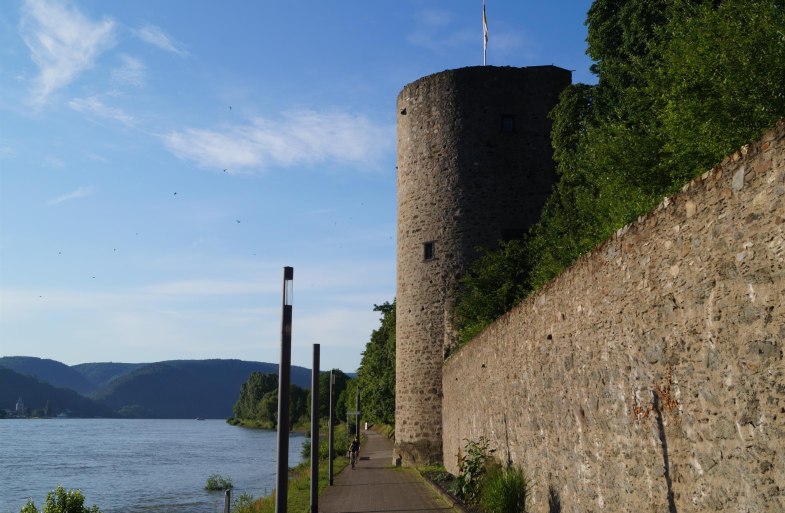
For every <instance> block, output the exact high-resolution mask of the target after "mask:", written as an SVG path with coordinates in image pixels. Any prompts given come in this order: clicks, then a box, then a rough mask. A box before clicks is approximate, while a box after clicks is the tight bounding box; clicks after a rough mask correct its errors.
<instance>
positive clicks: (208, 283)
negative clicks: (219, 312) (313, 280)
mask: <svg viewBox="0 0 785 513" xmlns="http://www.w3.org/2000/svg"><path fill="white" fill-rule="evenodd" d="M277 291H278V287H277V284H275V285H274V286H271V285H270V284H269V283H261V282H257V283H254V282H248V281H228V280H188V281H177V282H169V283H159V284H156V285H150V286H148V287H147V288H146V289H145V292H146V293H148V294H154V295H164V296H224V295H231V296H237V295H245V294H257V295H258V294H260V293H274V292H277Z"/></svg>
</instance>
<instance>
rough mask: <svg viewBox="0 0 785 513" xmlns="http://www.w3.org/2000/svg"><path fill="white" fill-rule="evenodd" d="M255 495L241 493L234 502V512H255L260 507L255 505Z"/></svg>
mask: <svg viewBox="0 0 785 513" xmlns="http://www.w3.org/2000/svg"><path fill="white" fill-rule="evenodd" d="M254 503H255V499H254V496H253V495H251V494H250V493H241V494H240V495H239V496H238V497H237V498H236V499H235V500H234V503H233V504H232V511H234V513H255V512H256V511H258V508H256V507H255V504H254Z"/></svg>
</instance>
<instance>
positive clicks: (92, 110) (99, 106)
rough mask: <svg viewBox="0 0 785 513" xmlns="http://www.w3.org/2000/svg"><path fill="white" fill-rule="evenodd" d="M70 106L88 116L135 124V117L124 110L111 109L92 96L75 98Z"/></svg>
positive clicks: (128, 124) (69, 103) (129, 124)
mask: <svg viewBox="0 0 785 513" xmlns="http://www.w3.org/2000/svg"><path fill="white" fill-rule="evenodd" d="M68 106H69V107H71V108H72V109H74V110H75V111H77V112H81V113H83V114H87V115H94V116H99V117H102V118H109V119H114V120H115V121H119V122H121V123H123V124H124V125H127V126H131V125H133V124H134V121H135V120H134V117H133V116H131V115H130V114H126V113H125V111H123V110H122V109H118V108H116V107H110V106H108V105H106V104H104V103H103V101H101V99H100V98H99V97H98V96H90V97H88V98H74V99H73V100H71V101H69V102H68Z"/></svg>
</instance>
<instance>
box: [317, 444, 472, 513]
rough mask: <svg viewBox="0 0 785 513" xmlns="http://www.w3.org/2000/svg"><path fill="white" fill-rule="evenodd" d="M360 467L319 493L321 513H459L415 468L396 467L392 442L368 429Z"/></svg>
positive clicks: (343, 473)
mask: <svg viewBox="0 0 785 513" xmlns="http://www.w3.org/2000/svg"><path fill="white" fill-rule="evenodd" d="M364 434H365V437H366V438H365V441H364V443H363V446H362V448H361V449H360V461H359V462H358V463H357V467H356V468H355V469H354V470H352V467H350V466H348V467H346V468H345V469H344V470H343V471H342V472H341V473H340V474H338V475H337V476H335V478H334V479H333V486H328V487H327V488H325V489H324V491H323V492H322V494H321V495H320V496H319V511H320V513H390V512H396V511H404V512H407V513H457V511H456V510H453V509H452V508H451V507H450V505H449V504H447V503H446V502H444V501H443V500H442V498H441V497H440V496H439V495H438V494H437V493H436V492H435V491H434V490H433V488H431V486H430V485H429V484H428V483H426V482H425V481H424V480H423V478H422V477H421V476H420V474H418V473H417V471H416V470H414V469H411V468H394V467H392V466H391V463H392V442H391V441H390V440H388V439H387V438H385V437H383V436H381V435H379V434H378V433H376V432H375V431H370V430H369V431H365V432H364Z"/></svg>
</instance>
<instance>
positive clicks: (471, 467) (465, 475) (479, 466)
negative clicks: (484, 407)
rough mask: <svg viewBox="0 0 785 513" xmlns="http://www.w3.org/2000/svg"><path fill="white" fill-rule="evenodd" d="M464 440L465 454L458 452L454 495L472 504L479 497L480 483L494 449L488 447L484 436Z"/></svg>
mask: <svg viewBox="0 0 785 513" xmlns="http://www.w3.org/2000/svg"><path fill="white" fill-rule="evenodd" d="M464 440H466V454H465V455H463V456H462V455H461V454H460V453H459V454H458V477H457V479H456V480H455V486H456V488H455V495H456V496H457V497H458V498H459V499H461V500H462V501H464V502H466V503H469V504H473V503H476V502H477V500H478V499H479V494H480V484H481V483H482V478H483V476H485V471H486V468H487V466H488V462H489V461H490V457H491V454H493V452H494V451H495V450H496V449H491V448H490V442H489V441H488V439H487V438H485V437H484V436H481V437H480V439H479V440H477V441H474V440H468V439H464Z"/></svg>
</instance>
